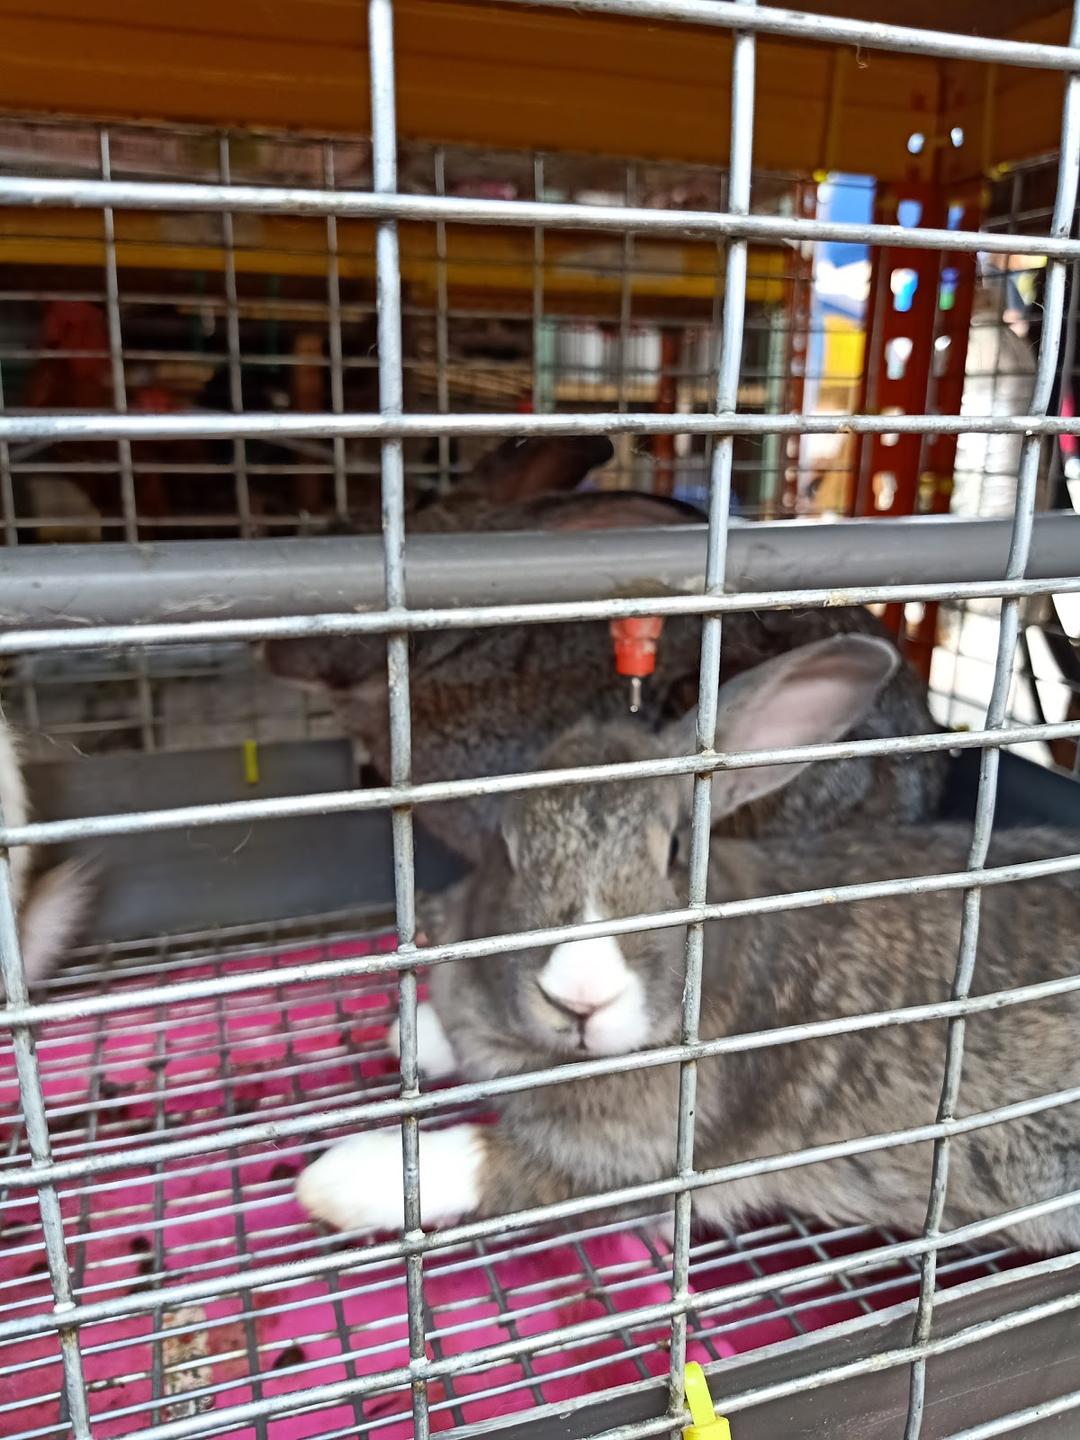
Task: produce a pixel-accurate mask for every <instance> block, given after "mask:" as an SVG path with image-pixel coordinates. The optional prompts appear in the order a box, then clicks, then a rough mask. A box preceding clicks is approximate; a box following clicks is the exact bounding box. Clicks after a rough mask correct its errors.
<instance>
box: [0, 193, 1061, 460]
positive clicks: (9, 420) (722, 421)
mask: <svg viewBox="0 0 1080 1440" xmlns="http://www.w3.org/2000/svg"><path fill="white" fill-rule="evenodd" d="M2 183H3V182H2V181H0V184H2ZM917 233H919V234H922V233H923V232H922V231H919V232H917ZM1014 238H1015V237H1013V236H1010V237H1009V239H1010V240H1012V239H1014ZM1073 248H1074V249H1075V250H1076V256H1075V257H1074V258H1077V259H1080V242H1077V244H1075V245H1074V246H1073ZM601 433H602V434H605V435H749V436H762V435H890V434H897V435H1076V434H1080V418H1077V417H1075V416H1070V417H1067V418H1066V417H1064V416H1060V415H855V414H849V415H842V414H841V415H832V414H827V415H805V414H801V413H794V412H792V413H787V414H782V415H781V414H767V415H756V414H744V413H742V412H739V411H734V410H727V411H711V412H709V413H707V414H701V415H698V414H694V415H683V414H666V413H663V414H661V413H657V414H639V413H636V412H634V413H623V412H620V411H602V412H597V413H596V414H591V415H583V414H571V413H566V414H551V413H544V414H531V415H519V414H518V413H517V412H513V413H510V414H507V413H498V412H491V411H489V412H487V413H485V414H480V415H467V414H466V415H461V414H458V415H438V414H434V415H431V414H408V415H389V416H387V415H378V414H373V413H371V412H368V411H365V412H362V413H353V414H347V415H338V414H335V413H334V412H333V411H323V412H321V413H320V412H315V413H299V412H288V413H285V414H279V413H278V412H277V411H273V410H270V411H266V410H250V411H246V412H245V413H244V414H241V415H223V414H220V413H219V412H218V411H184V412H181V413H179V414H166V413H162V414H153V415H136V414H127V413H126V414H123V415H119V414H110V413H108V412H105V411H98V412H96V413H94V414H87V413H79V414H67V415H56V414H40V413H37V412H32V413H24V414H10V413H9V414H7V415H4V416H0V440H4V441H7V442H8V443H10V444H16V443H18V442H22V441H27V442H30V441H40V442H49V443H53V442H59V441H63V440H132V441H143V440H237V439H248V440H279V441H284V440H289V439H298V438H299V439H325V440H329V439H333V438H334V437H335V436H342V437H344V438H345V439H347V440H364V439H367V440H395V439H404V440H422V439H427V438H429V437H431V436H439V435H450V436H456V437H463V436H471V437H473V438H476V437H487V436H500V435H522V436H538V435H598V434H601Z"/></svg>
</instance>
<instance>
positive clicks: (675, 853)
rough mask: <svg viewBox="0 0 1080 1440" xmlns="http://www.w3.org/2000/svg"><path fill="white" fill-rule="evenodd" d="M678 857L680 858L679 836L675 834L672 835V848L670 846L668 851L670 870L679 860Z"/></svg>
mask: <svg viewBox="0 0 1080 1440" xmlns="http://www.w3.org/2000/svg"><path fill="white" fill-rule="evenodd" d="M678 858H679V837H678V836H677V835H673V836H672V837H671V848H670V850H669V851H668V857H667V863H668V869H669V870H670V869H671V867H672V866H673V865H674V864H675V861H676V860H678Z"/></svg>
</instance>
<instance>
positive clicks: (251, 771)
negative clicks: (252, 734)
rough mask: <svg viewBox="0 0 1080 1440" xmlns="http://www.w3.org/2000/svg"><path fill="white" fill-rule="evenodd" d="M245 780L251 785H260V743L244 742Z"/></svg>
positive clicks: (253, 741)
mask: <svg viewBox="0 0 1080 1440" xmlns="http://www.w3.org/2000/svg"><path fill="white" fill-rule="evenodd" d="M244 779H245V780H246V781H247V783H248V784H249V785H257V784H258V783H259V742H258V741H257V740H245V741H244Z"/></svg>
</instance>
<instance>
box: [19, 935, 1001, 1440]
mask: <svg viewBox="0 0 1080 1440" xmlns="http://www.w3.org/2000/svg"><path fill="white" fill-rule="evenodd" d="M388 945H389V940H388V939H386V937H380V938H377V939H375V940H371V939H367V940H364V941H352V942H344V943H336V944H334V945H332V946H327V945H323V946H318V947H312V948H307V949H297V948H293V949H291V950H287V949H286V950H281V951H279V952H277V953H272V954H270V955H267V954H250V953H249V954H244V953H239V954H235V955H232V956H226V957H225V958H213V957H211V958H206V957H201V958H194V959H192V958H189V959H187V960H186V961H185V962H184V963H183V964H182V965H180V966H173V967H171V969H170V970H169V971H168V972H167V973H174V974H179V975H181V976H182V978H183V979H195V978H202V977H204V976H211V975H229V974H235V973H237V972H239V971H251V970H265V972H266V985H265V987H264V988H260V989H259V990H256V991H249V992H246V993H243V994H238V995H221V996H214V997H213V998H210V999H204V1000H195V1001H188V1002H184V1003H176V1004H166V1005H160V1006H156V1007H152V1008H148V1009H144V1010H137V1011H127V1012H124V1013H121V1014H117V1015H110V1016H103V1017H97V1018H90V1019H87V1020H74V1021H67V1022H61V1023H56V1024H52V1025H50V1026H48V1027H46V1028H45V1029H44V1032H43V1033H42V1035H41V1036H40V1037H39V1045H38V1053H39V1063H40V1067H41V1074H42V1080H43V1087H44V1092H45V1097H46V1103H47V1107H48V1113H49V1123H50V1130H51V1133H52V1135H53V1142H54V1153H55V1155H56V1157H57V1158H58V1159H69V1158H74V1157H79V1156H83V1155H86V1154H88V1153H95V1154H102V1153H105V1152H107V1151H115V1150H117V1149H118V1148H125V1147H131V1158H130V1161H128V1162H127V1163H126V1165H125V1168H123V1169H119V1170H115V1171H110V1172H108V1173H107V1174H105V1175H103V1176H100V1177H98V1178H96V1179H93V1178H91V1179H90V1180H87V1179H82V1180H79V1181H76V1182H73V1183H70V1184H67V1185H64V1186H62V1187H61V1203H62V1211H63V1217H64V1226H65V1235H66V1239H67V1249H68V1261H69V1264H70V1266H71V1269H72V1273H73V1278H74V1283H75V1288H76V1295H77V1299H78V1300H80V1301H85V1302H97V1301H102V1300H117V1299H122V1298H123V1297H132V1303H134V1304H143V1305H146V1304H147V1297H149V1296H152V1294H153V1293H154V1291H155V1289H157V1288H159V1287H160V1286H162V1285H165V1284H175V1283H178V1282H184V1281H198V1282H206V1283H207V1284H208V1285H212V1284H213V1282H215V1281H216V1282H219V1285H221V1284H222V1282H228V1284H229V1288H228V1289H227V1290H225V1293H222V1294H220V1295H214V1296H212V1297H209V1298H207V1297H203V1298H201V1299H196V1300H189V1301H187V1302H186V1303H184V1304H182V1305H178V1306H177V1307H176V1308H175V1309H173V1310H168V1309H165V1308H164V1307H162V1306H157V1307H156V1308H145V1309H143V1310H141V1311H140V1312H139V1313H136V1314H131V1315H128V1316H125V1317H123V1318H117V1319H102V1320H95V1321H92V1322H90V1323H87V1324H86V1325H84V1326H83V1327H82V1330H81V1348H82V1360H83V1368H84V1373H85V1377H86V1383H87V1389H88V1394H89V1404H90V1413H91V1416H92V1418H93V1428H94V1435H95V1437H100V1440H110V1437H113V1436H124V1435H129V1434H133V1433H135V1432H137V1431H140V1430H142V1429H144V1428H147V1427H149V1426H151V1425H152V1424H155V1423H159V1422H162V1421H168V1420H175V1419H179V1418H183V1417H187V1416H194V1415H197V1414H200V1413H204V1412H205V1413H206V1414H207V1419H208V1421H209V1419H210V1412H212V1411H213V1410H215V1409H220V1408H225V1407H228V1406H231V1405H237V1404H242V1403H244V1402H245V1401H248V1400H251V1399H261V1398H264V1397H269V1396H276V1395H281V1394H285V1393H296V1394H297V1395H298V1397H299V1396H300V1395H301V1394H303V1392H307V1391H309V1390H310V1389H312V1388H313V1387H314V1386H316V1385H320V1384H328V1383H334V1382H337V1381H343V1380H348V1379H351V1378H353V1377H355V1376H364V1375H372V1374H376V1373H378V1372H380V1371H384V1370H390V1369H393V1368H394V1367H397V1366H400V1365H402V1364H404V1363H406V1362H407V1359H408V1348H407V1324H406V1319H405V1313H406V1304H405V1284H404V1270H403V1267H402V1265H401V1264H386V1263H381V1264H380V1263H373V1262H365V1260H364V1254H363V1246H364V1244H365V1241H364V1240H363V1239H362V1238H360V1237H352V1244H353V1246H354V1247H356V1248H353V1249H351V1250H349V1246H348V1244H347V1243H346V1241H345V1240H343V1239H342V1237H340V1236H330V1235H324V1234H320V1233H318V1232H316V1231H315V1230H314V1229H313V1228H312V1227H311V1226H310V1225H309V1224H308V1223H307V1221H306V1220H305V1218H304V1216H303V1214H302V1212H301V1211H300V1209H299V1208H298V1206H297V1204H296V1202H295V1200H294V1199H293V1196H292V1187H293V1183H294V1180H295V1177H296V1175H297V1173H298V1172H299V1170H300V1169H301V1168H302V1166H303V1165H304V1164H305V1163H306V1162H307V1160H308V1159H309V1158H311V1157H312V1156H313V1155H314V1154H315V1153H317V1152H318V1150H319V1149H321V1148H322V1147H323V1146H324V1145H325V1144H326V1142H327V1138H329V1137H327V1136H326V1135H318V1136H313V1137H311V1138H310V1139H306V1138H302V1139H300V1140H291V1141H282V1142H278V1143H276V1144H269V1143H263V1144H258V1143H256V1144H249V1145H243V1146H240V1147H238V1148H236V1149H234V1150H232V1151H227V1152H222V1151H220V1150H215V1151H213V1152H212V1153H210V1154H208V1155H200V1156H198V1157H195V1158H192V1159H186V1160H185V1159H176V1160H171V1161H165V1162H159V1163H157V1164H156V1165H150V1164H146V1163H140V1162H139V1156H138V1147H139V1146H140V1144H146V1143H147V1142H148V1141H149V1140H153V1141H157V1140H160V1139H162V1138H180V1137H186V1136H189V1135H190V1136H195V1135H202V1134H213V1133H214V1132H215V1131H216V1130H220V1129H221V1128H223V1127H224V1126H230V1127H235V1126H236V1125H238V1124H240V1125H242V1124H243V1123H245V1122H246V1121H253V1122H254V1121H264V1120H269V1119H274V1118H278V1119H281V1118H285V1117H296V1116H303V1115H305V1114H311V1115H314V1114H318V1113H319V1112H320V1111H322V1110H324V1109H326V1108H328V1107H330V1106H333V1105H340V1104H343V1103H349V1102H350V1101H352V1100H354V1099H355V1098H356V1096H357V1094H358V1092H359V1091H361V1090H362V1091H363V1093H364V1095H366V1096H369V1097H371V1098H373V1099H374V1098H380V1097H385V1096H390V1095H393V1094H394V1093H395V1091H396V1087H397V1073H396V1069H395V1066H394V1062H393V1060H392V1059H391V1058H390V1056H389V1054H388V1053H387V1050H386V1047H385V1035H386V1028H387V1025H388V1023H389V1021H390V1020H391V1018H392V1017H393V1013H394V1005H395V996H394V993H393V987H392V986H387V984H386V982H385V981H378V982H377V983H373V982H371V981H364V980H356V981H353V982H346V983H345V984H342V983H340V982H335V983H332V984H330V983H327V984H309V985H305V986H303V987H302V988H297V989H293V990H290V991H289V992H287V993H284V992H283V991H282V989H281V987H280V986H278V985H275V982H274V971H275V969H277V968H278V967H279V966H281V965H284V964H292V963H295V962H297V961H302V960H306V959H315V958H317V957H320V956H325V955H330V954H333V955H346V954H356V953H359V952H363V951H367V950H371V949H372V948H386V947H387V946H388ZM151 973H152V971H150V970H149V969H148V968H143V969H141V970H140V969H139V968H138V967H133V968H132V969H131V970H130V971H129V970H127V969H125V970H124V971H121V972H113V973H112V974H111V975H109V977H108V978H107V981H106V979H104V978H103V977H102V976H101V975H100V974H98V975H97V976H95V977H94V979H93V983H92V985H88V984H87V982H86V981H85V980H83V981H82V986H83V989H89V990H91V993H92V992H93V991H94V990H100V988H101V987H102V985H104V984H106V983H107V984H108V986H109V988H110V989H112V990H115V989H116V988H117V987H119V986H126V985H134V984H145V983H146V980H147V978H148V977H149V975H150V974H151ZM155 978H158V977H155ZM67 983H68V985H69V990H67V991H65V993H75V992H73V991H71V990H70V986H71V985H72V984H74V983H76V982H73V981H69V982H67ZM0 1127H2V1129H0V1133H2V1134H3V1136H4V1140H5V1149H6V1155H5V1158H4V1159H3V1160H0V1314H2V1315H3V1317H4V1318H6V1319H11V1318H15V1317H19V1316H24V1315H32V1314H37V1313H40V1312H47V1311H48V1310H49V1308H50V1306H51V1293H50V1286H49V1279H48V1273H47V1268H46V1263H45V1251H44V1244H43V1239H42V1234H41V1228H40V1222H39V1218H38V1210H37V1202H36V1199H35V1198H33V1197H32V1196H28V1195H27V1194H26V1193H25V1192H19V1191H15V1190H10V1189H6V1188H5V1187H4V1183H3V1170H4V1168H6V1167H10V1166H12V1165H15V1164H24V1163H25V1162H26V1158H27V1157H26V1150H25V1139H24V1136H23V1133H22V1126H21V1121H20V1116H19V1102H18V1089H17V1085H16V1082H15V1071H14V1059H13V1055H12V1052H11V1049H10V1045H7V1046H6V1047H5V1048H4V1049H2V1050H0ZM881 1243H882V1235H881V1234H880V1233H876V1232H870V1231H868V1230H866V1229H865V1228H861V1227H848V1228H847V1229H844V1230H833V1231H824V1230H814V1229H812V1228H811V1227H808V1226H807V1225H805V1224H803V1223H802V1222H801V1221H799V1220H798V1219H797V1218H794V1217H784V1218H782V1219H778V1220H775V1221H772V1222H770V1223H768V1224H762V1225H758V1226H757V1227H756V1228H754V1229H753V1230H748V1231H745V1232H743V1233H741V1234H738V1235H736V1234H729V1235H712V1236H701V1237H698V1238H697V1239H696V1241H695V1244H694V1248H693V1253H692V1272H691V1273H692V1281H693V1285H694V1287H695V1288H696V1289H698V1290H705V1289H714V1288H716V1287H719V1286H722V1285H726V1284H734V1283H737V1282H739V1281H741V1280H745V1279H749V1278H751V1277H753V1276H758V1277H760V1276H763V1275H773V1274H775V1275H776V1277H777V1279H776V1287H775V1289H774V1290H772V1291H770V1293H769V1294H768V1295H767V1296H764V1297H759V1298H757V1299H755V1300H753V1301H752V1302H744V1303H742V1304H739V1305H730V1306H728V1307H725V1308H723V1309H720V1310H717V1309H712V1310H709V1309H703V1310H701V1311H698V1312H696V1313H695V1314H694V1315H693V1316H692V1317H691V1335H692V1344H691V1358H695V1359H698V1360H700V1361H702V1362H709V1361H716V1360H719V1359H722V1358H723V1357H725V1356H731V1355H734V1354H737V1353H740V1352H745V1351H749V1350H753V1349H756V1348H758V1347H761V1346H764V1345H769V1344H773V1343H775V1342H777V1341H783V1340H786V1339H789V1338H791V1337H793V1336H795V1335H797V1334H802V1333H806V1332H809V1331H814V1330H818V1329H821V1328H823V1327H825V1326H829V1325H834V1324H836V1323H837V1322H839V1321H842V1320H845V1319H849V1318H851V1317H854V1316H857V1315H859V1314H860V1313H868V1312H869V1311H871V1310H872V1309H875V1308H880V1307H884V1306H888V1305H892V1304H895V1303H897V1302H898V1301H900V1300H903V1299H908V1298H910V1297H911V1296H912V1295H913V1294H914V1293H915V1292H916V1289H917V1275H916V1272H915V1270H914V1267H913V1266H912V1264H911V1262H899V1263H894V1264H891V1265H887V1266H879V1267H878V1268H877V1269H873V1270H865V1271H862V1272H860V1274H859V1276H858V1282H857V1283H855V1282H854V1281H852V1280H846V1281H845V1282H844V1283H835V1282H831V1283H829V1284H825V1285H817V1286H814V1287H809V1288H807V1287H805V1286H804V1287H802V1288H798V1289H795V1288H791V1287H787V1286H785V1283H784V1279H783V1275H784V1272H785V1271H787V1270H791V1269H793V1268H796V1267H798V1266H800V1265H805V1264H808V1263H812V1262H813V1261H814V1260H816V1259H821V1258H823V1257H825V1256H833V1255H840V1254H845V1253H853V1252H856V1251H859V1250H862V1249H866V1248H869V1247H871V1246H874V1245H878V1244H881ZM346 1252H348V1253H346ZM320 1257H322V1258H324V1259H325V1262H326V1268H325V1270H321V1269H318V1268H317V1262H318V1260H319V1258H320ZM1012 1259H1013V1257H1012V1256H1011V1255H1010V1254H1009V1252H1007V1251H1005V1250H998V1251H996V1252H992V1253H990V1252H984V1253H982V1254H974V1253H966V1252H965V1253H960V1254H956V1253H954V1252H949V1256H948V1258H947V1260H945V1262H944V1263H943V1265H942V1267H941V1270H940V1272H939V1278H940V1281H941V1283H942V1284H948V1283H950V1282H956V1281H960V1280H966V1279H971V1278H974V1277H975V1276H977V1275H980V1274H984V1273H987V1271H988V1270H989V1269H992V1268H996V1267H997V1266H999V1265H1001V1264H1003V1263H1012ZM288 1261H302V1262H312V1261H315V1262H316V1264H315V1265H312V1264H311V1263H308V1264H307V1265H306V1268H305V1273H304V1275H303V1276H301V1277H298V1278H295V1279H293V1278H290V1279H288V1280H285V1281H281V1280H279V1281H276V1282H273V1283H268V1284H245V1282H244V1276H245V1272H250V1271H251V1270H252V1269H253V1268H254V1267H259V1266H266V1265H272V1264H279V1263H281V1262H288ZM669 1283H670V1269H669V1257H668V1256H667V1255H666V1254H665V1253H664V1252H663V1251H662V1250H661V1249H659V1248H658V1247H657V1245H656V1243H655V1241H654V1240H653V1238H652V1234H651V1231H650V1229H649V1228H648V1227H646V1226H634V1225H630V1226H625V1227H622V1228H615V1227H611V1226H600V1225H592V1226H589V1225H588V1224H581V1225H580V1226H579V1228H578V1229H576V1230H574V1231H560V1232H558V1233H555V1232H541V1231H528V1232H520V1231H519V1232H517V1233H516V1234H515V1235H513V1236H512V1237H509V1238H507V1239H506V1240H504V1241H502V1242H500V1243H498V1244H488V1245H479V1246H476V1247H469V1248H465V1247H453V1248H448V1249H444V1250H440V1251H438V1252H436V1253H435V1254H434V1255H433V1256H431V1257H430V1258H429V1259H428V1260H427V1261H426V1262H425V1298H426V1307H427V1316H426V1320H427V1332H428V1346H429V1353H431V1354H433V1355H436V1356H448V1355H454V1354H459V1353H462V1352H465V1351H467V1350H475V1349H478V1348H481V1347H483V1346H487V1345H494V1344H501V1343H504V1342H507V1341H513V1340H515V1339H516V1338H518V1337H524V1336H534V1335H539V1334H546V1333H549V1332H551V1331H553V1330H555V1329H557V1328H558V1327H561V1326H566V1325H570V1324H574V1323H576V1322H579V1321H583V1320H593V1319H596V1320H602V1319H604V1318H605V1317H606V1318H607V1319H608V1320H609V1322H610V1333H608V1334H605V1335H604V1336H603V1337H602V1338H600V1339H598V1340H593V1341H591V1342H590V1343H589V1344H587V1345H580V1344H579V1345H576V1346H574V1347H573V1348H566V1346H565V1344H564V1345H562V1346H560V1345H557V1344H556V1345H553V1346H552V1348H550V1349H548V1350H545V1351H542V1352H540V1353H538V1354H536V1355H534V1356H532V1357H531V1358H529V1359H525V1360H522V1359H518V1360H514V1361H511V1362H505V1361H504V1362H502V1363H499V1364H496V1365H486V1366H485V1365H478V1366H477V1367H475V1368H472V1369H470V1370H468V1371H466V1372H465V1373H463V1374H460V1375H455V1376H454V1377H453V1380H452V1382H451V1381H447V1382H445V1383H440V1384H435V1385H433V1386H432V1387H431V1391H430V1400H431V1408H432V1428H433V1429H434V1430H436V1431H440V1432H442V1431H446V1430H451V1429H457V1428H460V1427H470V1426H472V1425H473V1424H476V1423H479V1422H483V1421H490V1420H492V1419H494V1418H496V1417H499V1416H503V1415H509V1414H513V1413H516V1412H521V1411H525V1410H528V1409H530V1408H532V1407H534V1406H538V1405H546V1404H550V1403H557V1402H565V1401H566V1400H568V1399H572V1398H575V1397H579V1396H584V1395H588V1394H592V1393H597V1392H601V1391H605V1390H609V1389H612V1388H614V1387H618V1386H623V1385H627V1384H632V1383H634V1382H637V1381H640V1380H643V1379H647V1378H648V1377H650V1376H657V1375H662V1374H665V1373H666V1370H667V1351H666V1336H667V1327H666V1326H663V1325H656V1326H651V1327H645V1328H630V1327H628V1325H627V1324H626V1323H624V1322H623V1320H622V1319H621V1316H622V1315H623V1314H624V1313H625V1312H626V1311H629V1310H634V1309H637V1308H639V1307H642V1306H646V1305H649V1304H652V1303H663V1302H664V1301H666V1300H667V1299H668V1298H669V1297H670V1289H669ZM222 1288H223V1287H222ZM135 1297H137V1298H135ZM61 1389H62V1370H61V1365H60V1357H59V1349H58V1342H57V1340H56V1338H55V1336H54V1335H52V1334H46V1335H44V1336H33V1337H21V1338H17V1339H14V1340H9V1341H7V1342H6V1343H4V1344H0V1435H4V1436H12V1437H19V1440H45V1437H54V1436H56V1437H59V1436H61V1435H64V1434H65V1433H66V1430H67V1427H66V1424H65V1410H64V1404H63V1401H62V1398H61ZM309 1403H310V1402H309ZM409 1406H410V1399H409V1394H408V1391H407V1390H405V1389H401V1388H398V1389H388V1390H384V1391H381V1392H379V1393H377V1394H374V1395H371V1396H365V1397H363V1398H362V1399H361V1398H357V1399H353V1400H349V1401H346V1402H344V1403H342V1402H340V1401H339V1402H336V1403H330V1404H327V1405H325V1406H318V1405H316V1406H315V1407H314V1408H311V1409H309V1410H307V1411H305V1412H303V1413H300V1414H289V1415H283V1416H275V1417H273V1418H271V1419H269V1420H264V1421H261V1422H259V1423H258V1424H246V1425H240V1426H236V1427H233V1428H232V1429H230V1430H228V1431H227V1432H226V1433H228V1434H229V1435H230V1436H235V1437H236V1440H306V1437H314V1436H319V1437H321V1440H330V1437H333V1436H338V1435H340V1436H345V1435H356V1434H357V1433H358V1432H361V1433H368V1432H372V1433H374V1434H377V1435H380V1436H383V1437H385V1440H407V1437H408V1436H410V1435H411V1433H412V1424H411V1419H410V1411H409Z"/></svg>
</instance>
